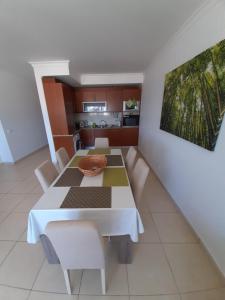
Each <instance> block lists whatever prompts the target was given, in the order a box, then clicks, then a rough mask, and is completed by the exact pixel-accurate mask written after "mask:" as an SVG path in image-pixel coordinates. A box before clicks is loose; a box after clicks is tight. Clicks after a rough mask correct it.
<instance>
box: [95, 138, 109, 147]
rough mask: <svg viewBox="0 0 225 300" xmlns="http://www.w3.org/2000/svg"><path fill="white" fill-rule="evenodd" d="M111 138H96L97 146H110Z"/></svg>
mask: <svg viewBox="0 0 225 300" xmlns="http://www.w3.org/2000/svg"><path fill="white" fill-rule="evenodd" d="M108 147H109V139H108V138H95V148H108Z"/></svg>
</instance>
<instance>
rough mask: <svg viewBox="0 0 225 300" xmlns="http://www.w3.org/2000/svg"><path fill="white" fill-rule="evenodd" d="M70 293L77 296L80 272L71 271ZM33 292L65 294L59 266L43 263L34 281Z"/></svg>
mask: <svg viewBox="0 0 225 300" xmlns="http://www.w3.org/2000/svg"><path fill="white" fill-rule="evenodd" d="M70 274H71V286H72V293H74V294H78V293H79V288H80V281H81V276H82V271H79V270H77V271H71V272H70ZM33 290H38V291H44V292H55V293H64V294H66V293H67V291H66V285H65V280H64V276H63V272H62V269H61V266H60V265H58V264H49V263H48V262H47V261H45V262H44V264H43V266H42V268H41V270H40V273H39V274H38V277H37V279H36V281H35V284H34V287H33Z"/></svg>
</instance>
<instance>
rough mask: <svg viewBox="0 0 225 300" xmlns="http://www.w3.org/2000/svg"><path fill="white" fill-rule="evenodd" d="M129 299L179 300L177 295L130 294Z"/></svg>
mask: <svg viewBox="0 0 225 300" xmlns="http://www.w3.org/2000/svg"><path fill="white" fill-rule="evenodd" d="M130 300H180V296H179V295H163V296H130Z"/></svg>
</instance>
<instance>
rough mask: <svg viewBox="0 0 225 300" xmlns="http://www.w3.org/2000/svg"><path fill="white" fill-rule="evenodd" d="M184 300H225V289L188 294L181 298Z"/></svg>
mask: <svg viewBox="0 0 225 300" xmlns="http://www.w3.org/2000/svg"><path fill="white" fill-rule="evenodd" d="M181 299H182V300H224V299H225V289H218V290H211V291H203V292H195V293H188V294H185V295H182V296H181Z"/></svg>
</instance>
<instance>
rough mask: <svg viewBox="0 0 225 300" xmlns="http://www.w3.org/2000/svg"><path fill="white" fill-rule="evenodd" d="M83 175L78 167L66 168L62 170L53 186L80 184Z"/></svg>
mask: <svg viewBox="0 0 225 300" xmlns="http://www.w3.org/2000/svg"><path fill="white" fill-rule="evenodd" d="M83 177H84V175H83V174H82V173H81V172H80V170H79V169H77V168H68V169H66V170H65V171H64V172H63V174H62V175H61V176H60V178H59V179H58V181H57V182H56V183H55V185H54V186H55V187H59V186H80V184H81V181H82V179H83Z"/></svg>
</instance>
